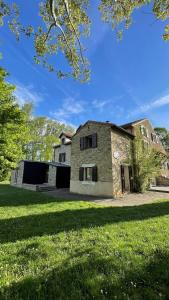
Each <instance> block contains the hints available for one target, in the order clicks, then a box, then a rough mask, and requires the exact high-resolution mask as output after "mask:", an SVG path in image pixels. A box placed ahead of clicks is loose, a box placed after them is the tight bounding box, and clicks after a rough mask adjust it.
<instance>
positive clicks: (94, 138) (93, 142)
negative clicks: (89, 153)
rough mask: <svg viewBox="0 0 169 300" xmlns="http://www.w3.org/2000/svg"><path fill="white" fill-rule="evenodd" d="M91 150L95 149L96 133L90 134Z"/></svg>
mask: <svg viewBox="0 0 169 300" xmlns="http://www.w3.org/2000/svg"><path fill="white" fill-rule="evenodd" d="M92 148H97V133H94V134H92Z"/></svg>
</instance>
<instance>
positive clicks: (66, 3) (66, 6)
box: [63, 0, 85, 64]
mask: <svg viewBox="0 0 169 300" xmlns="http://www.w3.org/2000/svg"><path fill="white" fill-rule="evenodd" d="M63 2H64V6H65V10H66V12H67V15H68V18H69V22H70V25H71V26H72V29H73V31H74V34H75V36H76V39H77V41H78V44H79V50H80V56H81V60H82V62H83V64H85V62H84V58H83V51H82V45H81V42H80V39H79V37H78V34H77V32H76V29H75V27H74V25H73V23H72V20H71V16H70V11H69V4H68V0H63Z"/></svg>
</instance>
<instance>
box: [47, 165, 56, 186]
mask: <svg viewBox="0 0 169 300" xmlns="http://www.w3.org/2000/svg"><path fill="white" fill-rule="evenodd" d="M56 172H57V168H56V167H54V166H51V165H50V166H49V176H48V184H49V185H50V186H56Z"/></svg>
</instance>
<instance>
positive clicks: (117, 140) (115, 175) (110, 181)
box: [70, 121, 131, 197]
mask: <svg viewBox="0 0 169 300" xmlns="http://www.w3.org/2000/svg"><path fill="white" fill-rule="evenodd" d="M95 133H97V147H96V148H89V149H85V150H80V138H82V137H84V136H89V135H92V134H95ZM130 144H131V138H129V135H128V134H125V132H121V133H120V134H119V132H118V133H117V131H116V130H113V129H112V124H111V123H101V122H100V123H99V122H92V121H91V122H90V121H89V122H87V123H86V124H85V125H84V126H82V127H81V128H80V129H79V130H78V131H77V133H76V134H75V135H74V136H73V138H72V156H71V182H70V191H71V192H75V193H79V194H89V195H99V196H101V195H104V196H109V197H112V196H116V195H117V194H121V193H122V191H121V178H120V165H121V162H122V161H125V160H126V159H128V153H129V152H130ZM119 146H120V148H119ZM117 151H119V156H118V155H117V156H118V157H116V158H113V157H114V154H115V152H116V154H117ZM83 166H84V167H85V166H86V167H88V166H89V167H90V166H97V181H96V182H93V181H80V180H79V169H80V168H81V167H83Z"/></svg>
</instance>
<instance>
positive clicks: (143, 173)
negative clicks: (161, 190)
mask: <svg viewBox="0 0 169 300" xmlns="http://www.w3.org/2000/svg"><path fill="white" fill-rule="evenodd" d="M165 160H166V157H165V156H164V155H163V154H162V153H158V152H157V151H156V150H154V149H153V148H152V147H149V146H148V145H147V144H144V141H143V139H142V136H141V134H140V133H139V131H138V132H137V134H136V138H135V140H134V172H135V189H136V191H137V192H141V193H142V192H144V191H146V190H147V189H148V188H149V186H150V183H151V181H152V179H154V178H155V177H157V176H158V175H159V174H160V169H161V165H162V163H163V162H164V161H165Z"/></svg>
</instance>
